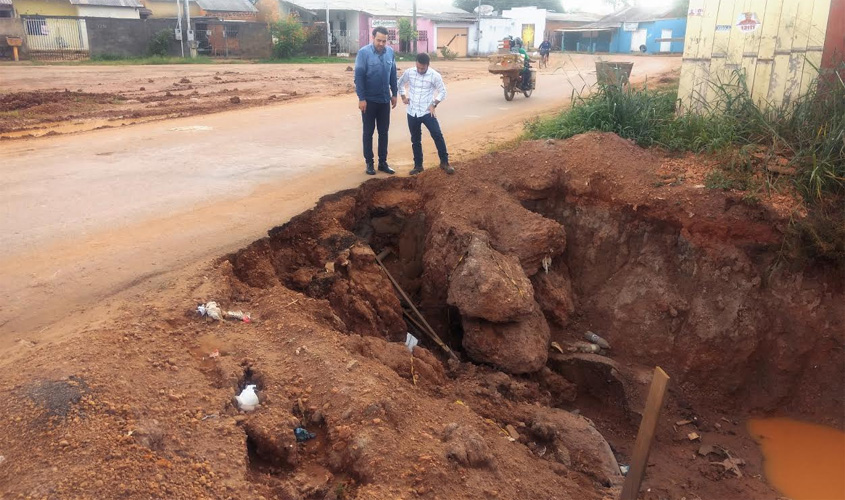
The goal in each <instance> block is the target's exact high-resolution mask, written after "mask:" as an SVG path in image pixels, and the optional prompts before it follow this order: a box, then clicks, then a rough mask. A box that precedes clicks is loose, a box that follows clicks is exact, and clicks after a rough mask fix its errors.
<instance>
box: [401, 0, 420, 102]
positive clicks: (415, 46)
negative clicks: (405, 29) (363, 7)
mask: <svg viewBox="0 0 845 500" xmlns="http://www.w3.org/2000/svg"><path fill="white" fill-rule="evenodd" d="M413 25H414V27H413V37H414V54H416V53H417V0H414V22H413ZM403 92H404V91H403Z"/></svg>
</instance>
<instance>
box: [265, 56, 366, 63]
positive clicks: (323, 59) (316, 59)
mask: <svg viewBox="0 0 845 500" xmlns="http://www.w3.org/2000/svg"><path fill="white" fill-rule="evenodd" d="M258 62H259V63H260V64H332V63H347V64H349V63H354V62H355V59H352V58H349V57H329V56H301V57H288V58H285V59H260V60H259V61H258Z"/></svg>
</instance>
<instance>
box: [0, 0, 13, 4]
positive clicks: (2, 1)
mask: <svg viewBox="0 0 845 500" xmlns="http://www.w3.org/2000/svg"><path fill="white" fill-rule="evenodd" d="M0 5H12V0H0Z"/></svg>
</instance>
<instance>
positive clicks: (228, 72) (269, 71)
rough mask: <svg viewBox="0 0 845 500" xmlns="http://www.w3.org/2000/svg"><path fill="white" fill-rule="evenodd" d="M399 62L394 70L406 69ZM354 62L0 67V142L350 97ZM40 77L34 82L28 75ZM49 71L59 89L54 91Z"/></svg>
mask: <svg viewBox="0 0 845 500" xmlns="http://www.w3.org/2000/svg"><path fill="white" fill-rule="evenodd" d="M410 64H411V63H410V62H405V61H400V62H399V66H400V68H405V67H408V66H410ZM484 64H485V63H484V62H478V61H444V62H442V63H438V65H439V67H442V70H441V72H442V73H443V75H444V77H448V78H449V79H450V80H449V81H459V80H465V79H467V78H470V77H476V78H477V77H483V76H485V75H484V73H483V72H482V71H481V70H483V69H484V68H485V67H486V66H484ZM351 66H354V62H352V61H344V62H342V63H338V64H314V65H287V64H284V65H283V64H261V65H258V64H216V65H197V66H123V67H121V66H87V67H86V66H80V67H66V66H56V67H53V68H48V67H12V66H9V67H6V68H4V69H3V71H4V75H5V73H6V72H8V74H9V77H8V78H7V79H5V81H4V82H0V139H10V138H21V137H33V136H42V135H47V134H51V133H68V132H80V131H85V130H94V129H99V128H108V127H118V126H121V125H130V124H133V123H141V122H145V121H150V120H157V119H163V118H176V117H184V116H194V115H202V114H207V113H216V112H220V111H227V110H233V109H242V108H246V107H253V106H264V105H268V104H276V103H280V102H284V101H288V100H291V99H298V98H302V97H305V96H309V95H319V96H333V95H342V94H349V93H352V92H354V90H355V89H354V85H353V72H352V71H351V70H347V68H349V67H351ZM36 71H37V72H38V76H37V77H34V76H35V75H34V74H33V75H30V74H32V73H35V72H36ZM51 73H55V74H56V77H57V78H60V81H61V82H62V83H61V85H62V86H61V87H58V88H57V86H56V79H55V78H51Z"/></svg>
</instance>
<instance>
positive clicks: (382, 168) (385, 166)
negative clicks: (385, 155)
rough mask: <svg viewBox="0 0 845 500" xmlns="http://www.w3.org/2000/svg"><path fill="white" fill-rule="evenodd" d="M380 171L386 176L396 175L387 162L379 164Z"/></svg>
mask: <svg viewBox="0 0 845 500" xmlns="http://www.w3.org/2000/svg"><path fill="white" fill-rule="evenodd" d="M378 171H379V172H384V173H385V174H390V175H393V174H395V173H396V171H395V170H393V169H392V168H390V165H388V164H387V163H386V162H385V163H379V164H378Z"/></svg>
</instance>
